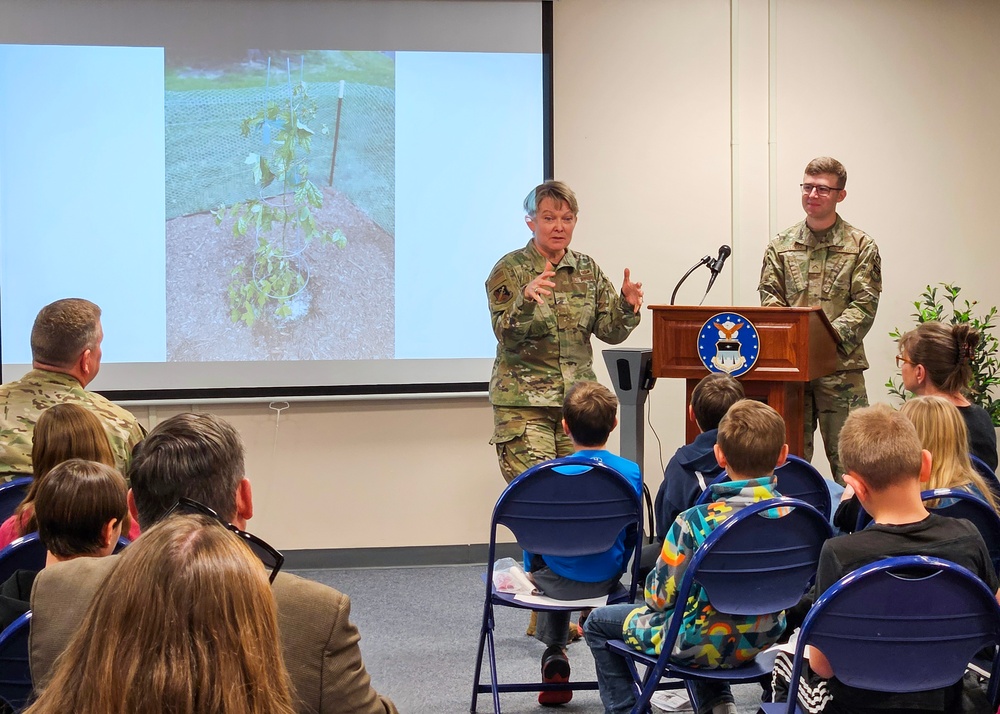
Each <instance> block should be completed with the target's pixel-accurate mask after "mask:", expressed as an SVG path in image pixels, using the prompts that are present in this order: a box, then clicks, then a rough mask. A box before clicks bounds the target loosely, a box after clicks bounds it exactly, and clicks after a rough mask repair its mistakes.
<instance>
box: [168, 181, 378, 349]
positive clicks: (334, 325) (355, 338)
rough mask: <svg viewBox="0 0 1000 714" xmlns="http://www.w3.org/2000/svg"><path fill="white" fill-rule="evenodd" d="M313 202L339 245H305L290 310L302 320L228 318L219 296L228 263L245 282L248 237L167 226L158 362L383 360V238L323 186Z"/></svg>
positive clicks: (186, 223)
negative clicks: (241, 270)
mask: <svg viewBox="0 0 1000 714" xmlns="http://www.w3.org/2000/svg"><path fill="white" fill-rule="evenodd" d="M323 196H324V198H323V207H322V208H321V209H319V210H317V211H316V212H315V215H316V217H317V221H318V222H319V223H320V225H322V226H323V227H326V228H328V229H330V230H334V229H336V228H338V227H339V228H340V229H341V230H342V231H343V232H344V235H345V236H346V237H347V246H346V247H344V248H343V249H341V248H337V247H336V246H335V245H320V244H319V243H318V242H315V241H314V242H313V243H312V244H311V245H309V246H308V247H307V248H306V251H305V253H304V255H305V257H306V260H307V261H308V263H309V267H310V278H309V284H308V286H307V287H306V290H305V291H304V293H303V294H302V295H301V296H300V297H301V299H300V297H297V298H296V299H295V302H296V304H295V305H294V306H293V307H294V309H295V310H296V312H298V313H303V314H302V315H301V316H300V317H296V318H294V319H285V320H282V319H278V318H274V317H270V316H266V317H264V318H263V319H261V320H258V321H257V322H256V323H254V325H253V327H247V326H246V325H245V324H243V323H242V322H240V323H234V322H233V321H232V320H231V319H230V306H229V298H228V295H227V290H228V287H229V283H230V281H231V280H232V277H231V271H232V269H233V268H234V267H235V266H236V265H238V264H241V263H242V264H243V265H245V269H246V274H247V275H249V273H250V270H251V268H252V257H253V248H254V241H255V238H253V237H250V236H246V237H242V238H235V237H233V234H232V224H231V222H230V221H224V222H223V223H222V225H220V226H217V225H215V218H213V217H212V216H211V215H210V214H208V213H199V214H195V215H191V216H181V217H179V218H174V219H171V220H169V221H167V226H166V240H167V243H166V253H167V255H166V259H167V360H168V361H172V362H211V361H257V360H354V359H390V358H392V357H393V354H394V345H395V340H394V323H395V307H394V306H395V294H394V291H393V284H394V282H395V281H394V270H395V254H394V240H393V236H392V235H390V234H388V233H386V232H385V231H383V230H382V229H381V228H379V226H377V225H376V224H375V223H373V222H372V221H371V219H370V218H369V217H368V216H367V215H366V214H365V213H363V212H362V211H361V210H360V209H358V208H357V207H356V206H354V204H352V203H351V202H350V201H349V200H348V199H347V198H346V197H345V196H342V195H340V194H339V193H337V192H335V191H333V190H331V189H326V188H324V189H323ZM271 304H272V305H273V303H271ZM271 311H273V307H272V308H271V309H270V310H268V311H267V314H268V315H269V314H270V312H271Z"/></svg>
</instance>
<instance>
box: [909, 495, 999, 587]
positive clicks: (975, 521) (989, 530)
mask: <svg viewBox="0 0 1000 714" xmlns="http://www.w3.org/2000/svg"><path fill="white" fill-rule="evenodd" d="M920 498H921V499H922V500H923V501H924V505H925V506H927V510H929V511H931V512H932V513H938V514H940V515H942V516H949V517H951V518H964V519H966V520H967V521H970V522H971V523H972V525H974V526H975V527H976V529H977V530H978V531H979V534H980V535H982V537H983V540H984V541H986V549H987V550H988V551H989V553H990V560H992V561H993V567H994V569H995V570H996V571H997V572H998V573H1000V516H998V515H997V513H996V511H994V510H993V509H992V508H990V505H989V504H988V503H986V501H984V500H983V499H981V498H979V497H978V496H976V495H974V494H972V493H969V492H968V491H963V490H961V489H955V488H936V489H933V490H931V491H924V492H923V493H921V494H920ZM933 500H937V504H936V505H931V504H928V503H927V501H933Z"/></svg>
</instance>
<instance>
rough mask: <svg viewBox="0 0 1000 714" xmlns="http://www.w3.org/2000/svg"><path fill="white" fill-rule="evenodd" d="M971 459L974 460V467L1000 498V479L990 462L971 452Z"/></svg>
mask: <svg viewBox="0 0 1000 714" xmlns="http://www.w3.org/2000/svg"><path fill="white" fill-rule="evenodd" d="M969 461H971V462H972V468H974V469H975V470H976V473H978V474H979V475H980V476H982V477H983V478H984V479H985V480H986V483H987V484H989V487H990V490H991V491H993V495H994V496H996V497H997V498H1000V479H998V478H997V474H996V472H995V471H994V470H993V469H991V468H990V467H989V464H987V463H986V462H985V461H983V460H982V459H981V458H979V457H978V456H976V455H975V454H969Z"/></svg>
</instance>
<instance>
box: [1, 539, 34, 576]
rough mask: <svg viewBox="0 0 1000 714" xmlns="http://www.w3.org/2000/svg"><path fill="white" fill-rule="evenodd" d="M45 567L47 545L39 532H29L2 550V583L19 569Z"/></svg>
mask: <svg viewBox="0 0 1000 714" xmlns="http://www.w3.org/2000/svg"><path fill="white" fill-rule="evenodd" d="M44 567H45V545H43V544H42V541H40V540H39V539H38V534H37V533H28V534H27V535H23V536H21V537H20V538H17V539H15V540H14V541H12V542H11V543H10V545H8V546H7V547H5V548H4V549H3V550H0V583H3V582H6V580H7V578H9V577H10V576H11V575H13V574H14V573H15V572H16V571H18V570H41V569H42V568H44Z"/></svg>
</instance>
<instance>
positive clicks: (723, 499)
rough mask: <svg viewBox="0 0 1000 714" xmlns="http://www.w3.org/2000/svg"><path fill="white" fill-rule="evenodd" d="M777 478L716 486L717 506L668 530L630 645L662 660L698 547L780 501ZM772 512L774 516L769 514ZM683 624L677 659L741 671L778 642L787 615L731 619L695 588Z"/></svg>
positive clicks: (628, 626) (630, 628) (628, 624)
mask: <svg viewBox="0 0 1000 714" xmlns="http://www.w3.org/2000/svg"><path fill="white" fill-rule="evenodd" d="M776 483H777V479H776V478H775V477H774V476H764V477H761V478H756V479H747V480H745V481H724V482H722V483H718V484H715V485H713V486H712V487H711V488H712V494H713V496H715V498H716V500H715V502H714V503H709V504H705V505H702V506H695V507H694V508H689V509H688V510H686V511H683V512H682V513H681V514H680V515H679V516H677V520H675V521H674V523H673V525H672V526H670V529H669V530H668V531H667V537H666V538H665V539H664V541H663V550H662V551H661V552H660V557H659V558H657V560H656V567H655V568H653V570H652V571H650V573H649V576H648V577H647V578H646V590H645V597H646V604H645V606H644V607H638V608H636V609H635V610H633V611H632V612H631V613H629V616H628V617H627V618H625V623H624V625H623V626H622V635H623V638H624V640H625V642H627V643H628V644H629V645H630V646H632V647H634V648H635V649H637V650H639V651H641V652H646V653H647V654H650V655H659V654H660V652H661V651H662V649H663V636H664V635H665V634H666V632H667V630H668V629H670V618H671V617H673V614H674V610H675V609H676V608H677V607H678V606H679V604H678V602H677V590H678V588H679V587H680V584H681V580H683V579H684V573H685V572H687V567H688V564H689V563H690V561H691V557H692V556H693V555H694V553H695V551H696V550H697V549H698V547H699V546H700V545H701V544H702V543H704V542H705V540H707V539H708V536H709V535H710V534H711V533H712V531H714V530H715V529H716V528H718V527H719V525H721V524H722V522H723V521H724V520H726V519H727V518H729V517H731V516H733V515H735V514H736V513H738V512H739V511H741V510H742V509H744V508H746V507H747V506H749V505H750V504H751V503H755V502H756V501H763V500H766V499H769V498H776V497H777V496H779V495H780V494H778V492H777V491H776V490H775V484H776ZM768 513H770V511H768ZM683 607H684V612H683V618H684V619H683V624H682V625H681V629H680V631H679V632H678V635H677V642H676V643H675V645H674V650H673V655H672V656H671V659H672V660H673V661H674V662H677V663H678V664H684V665H687V666H691V667H711V668H723V669H725V668H732V667H738V666H740V665H742V664H744V663H746V662H748V661H750V660H751V659H753V657H754V655H756V654H757V653H758V652H760V651H761V650H763V649H766V648H767V647H770V646H771V645H772V644H774V643H775V642H777V640H778V638H779V637H780V636H781V633H782V632H784V629H785V613H784V612H778V613H775V614H773V615H726V614H724V613H721V612H719V611H718V610H716V609H715V608H714V607H712V604H711V603H710V602H709V601H708V597H707V596H706V595H705V590H704V588H702V587H701V585H699V584H698V583H697V582H696V583H694V584H693V585H692V586H691V591H690V595H689V597H688V601H687V602H686V603H684V604H683Z"/></svg>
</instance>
